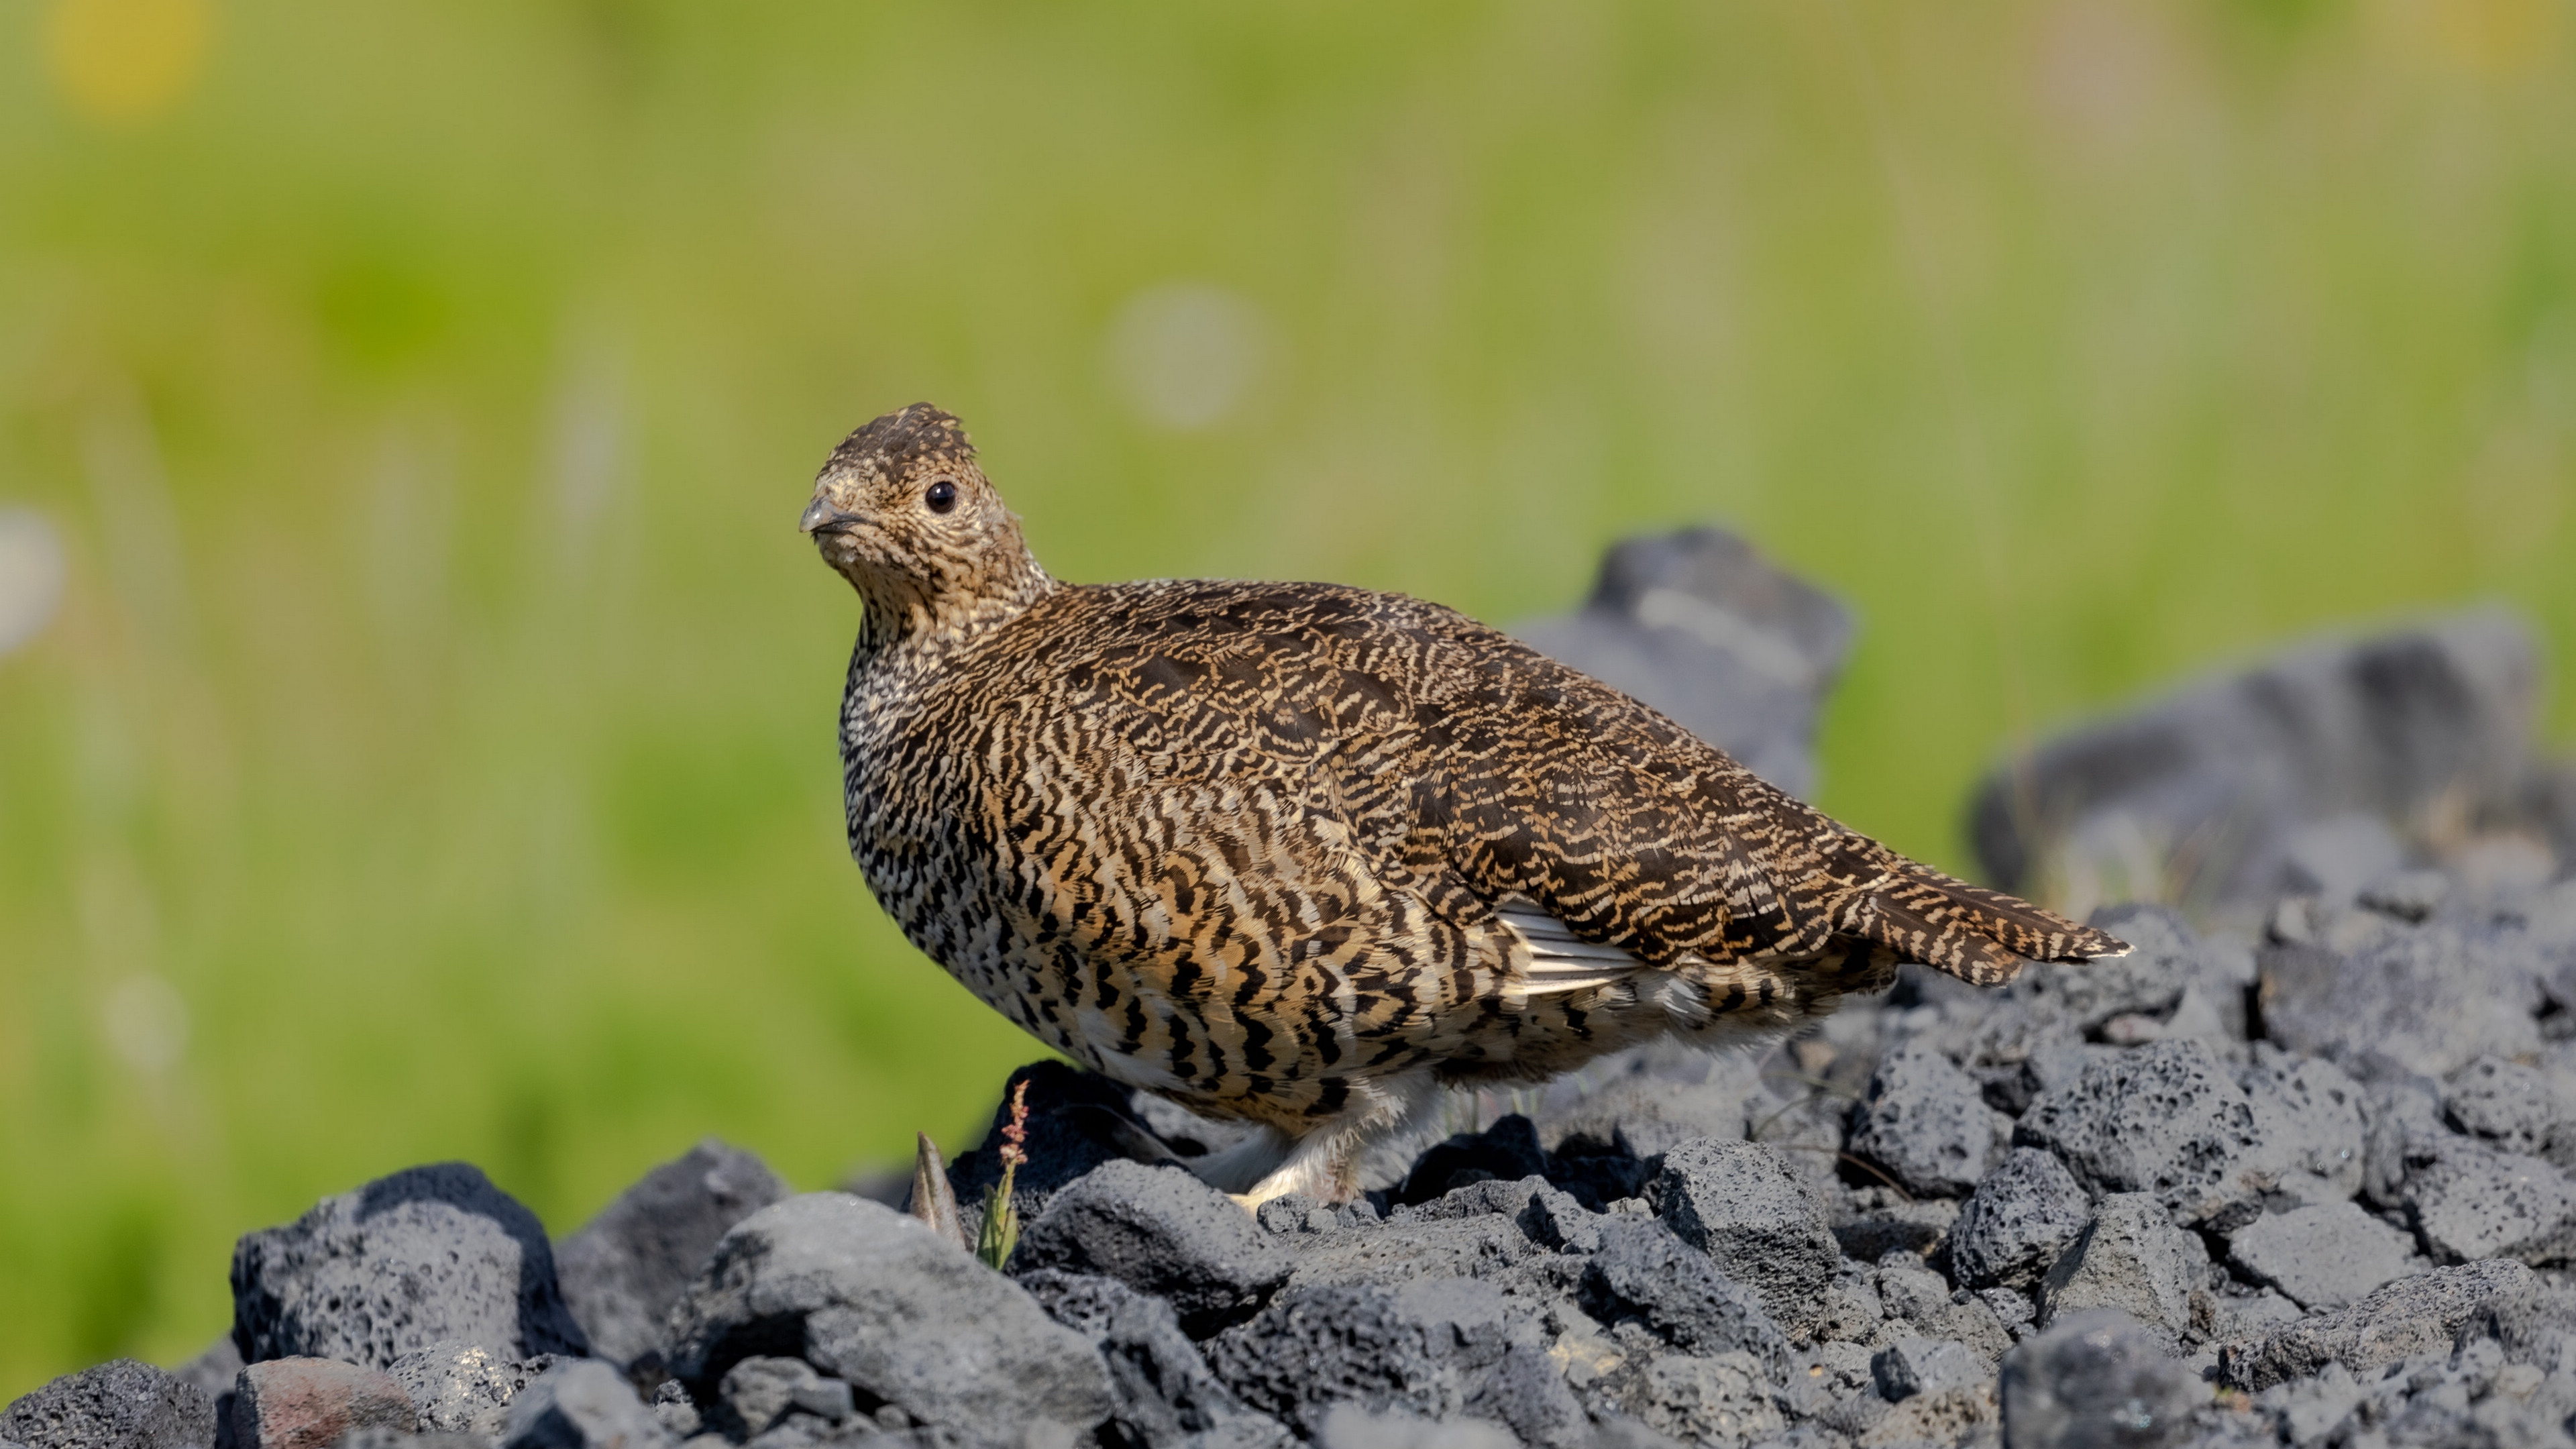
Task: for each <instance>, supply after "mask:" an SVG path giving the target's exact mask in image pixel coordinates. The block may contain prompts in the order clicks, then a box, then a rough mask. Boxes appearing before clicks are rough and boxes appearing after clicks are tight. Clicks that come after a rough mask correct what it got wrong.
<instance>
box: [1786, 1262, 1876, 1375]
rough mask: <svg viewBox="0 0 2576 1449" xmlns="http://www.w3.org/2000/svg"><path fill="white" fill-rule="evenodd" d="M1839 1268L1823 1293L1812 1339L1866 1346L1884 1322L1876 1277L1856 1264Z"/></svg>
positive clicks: (1848, 1264) (1847, 1264)
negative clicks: (1822, 1302)
mask: <svg viewBox="0 0 2576 1449" xmlns="http://www.w3.org/2000/svg"><path fill="white" fill-rule="evenodd" d="M1843 1268H1844V1271H1843V1273H1842V1275H1841V1276H1840V1277H1838V1278H1836V1279H1834V1283H1833V1286H1832V1287H1830V1288H1827V1289H1826V1290H1825V1303H1824V1313H1823V1317H1822V1321H1821V1322H1819V1323H1818V1324H1817V1326H1816V1338H1817V1339H1818V1340H1819V1341H1820V1342H1824V1341H1833V1340H1843V1341H1847V1342H1851V1343H1866V1342H1869V1341H1871V1340H1872V1339H1874V1338H1875V1337H1876V1336H1877V1334H1878V1326H1879V1324H1881V1323H1883V1322H1885V1321H1886V1319H1887V1305H1886V1304H1884V1303H1882V1302H1881V1301H1879V1296H1878V1281H1877V1278H1876V1275H1874V1274H1871V1273H1868V1272H1864V1271H1856V1268H1857V1265H1855V1264H1851V1263H1846V1264H1844V1265H1843ZM1792 1377H1793V1378H1794V1375H1793V1376H1792Z"/></svg>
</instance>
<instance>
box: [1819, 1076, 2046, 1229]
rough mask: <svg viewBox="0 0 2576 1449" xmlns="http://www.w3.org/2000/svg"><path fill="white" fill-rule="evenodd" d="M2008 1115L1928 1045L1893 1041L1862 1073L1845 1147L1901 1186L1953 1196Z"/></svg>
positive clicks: (1987, 1158)
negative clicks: (1864, 1090) (1863, 1087)
mask: <svg viewBox="0 0 2576 1449" xmlns="http://www.w3.org/2000/svg"><path fill="white" fill-rule="evenodd" d="M2011 1132H2012V1122H2011V1120H2010V1119H2008V1118H2006V1117H2005V1116H2004V1114H2002V1113H2001V1112H1998V1111H1996V1110H1995V1109H1994V1108H1992V1107H1989V1106H1987V1105H1986V1100H1985V1098H1984V1096H1983V1095H1981V1094H1980V1093H1979V1091H1978V1088H1977V1084H1976V1083H1975V1082H1974V1081H1972V1080H1970V1079H1969V1077H1968V1074H1967V1073H1965V1072H1962V1071H1960V1070H1959V1069H1958V1068H1957V1067H1956V1066H1954V1065H1952V1064H1951V1062H1950V1059H1949V1058H1948V1057H1945V1056H1943V1055H1941V1054H1940V1053H1939V1052H1937V1051H1934V1050H1932V1049H1930V1048H1929V1047H1901V1048H1899V1049H1897V1050H1895V1051H1893V1052H1890V1053H1888V1054H1887V1056H1886V1057H1885V1058H1883V1059H1882V1060H1881V1061H1880V1062H1879V1064H1878V1070H1877V1071H1876V1072H1875V1073H1873V1074H1872V1075H1871V1076H1870V1079H1869V1093H1868V1095H1867V1096H1866V1097H1864V1098H1863V1099H1862V1100H1861V1102H1860V1105H1859V1106H1857V1107H1855V1108H1853V1109H1852V1126H1851V1139H1850V1142H1849V1144H1848V1146H1849V1149H1850V1150H1851V1151H1853V1152H1855V1153H1858V1154H1859V1155H1860V1156H1862V1157H1865V1158H1867V1159H1869V1160H1870V1161H1872V1162H1875V1163H1877V1164H1878V1165H1879V1166H1881V1167H1883V1168H1885V1169H1887V1171H1888V1173H1889V1175H1890V1176H1892V1177H1894V1178H1895V1179H1896V1180H1897V1181H1898V1182H1899V1183H1902V1184H1903V1185H1904V1187H1905V1189H1906V1191H1908V1192H1911V1193H1915V1194H1918V1195H1920V1196H1923V1197H1961V1196H1965V1195H1966V1194H1967V1193H1969V1192H1970V1191H1972V1190H1974V1189H1975V1187H1976V1185H1977V1180H1978V1179H1980V1178H1982V1177H1984V1176H1985V1175H1986V1170H1987V1169H1988V1168H1989V1167H1991V1166H1992V1165H1993V1163H1994V1159H1995V1158H1996V1157H1997V1156H1998V1155H1999V1154H2000V1152H2001V1149H2002V1147H2003V1144H2004V1142H2005V1140H2006V1139H2007V1138H2008V1137H2009V1136H2010V1135H2011Z"/></svg>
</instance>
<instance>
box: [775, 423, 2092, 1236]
mask: <svg viewBox="0 0 2576 1449" xmlns="http://www.w3.org/2000/svg"><path fill="white" fill-rule="evenodd" d="M800 527H801V530H802V532H803V533H805V534H807V535H809V536H810V537H811V538H812V540H813V542H814V544H815V546H816V548H817V550H818V552H819V553H820V554H821V556H822V558H823V561H824V562H825V563H826V564H828V565H829V566H830V567H831V568H832V569H833V571H834V572H836V573H838V574H839V575H840V576H841V577H842V578H843V579H845V580H847V581H848V582H849V584H850V585H851V587H852V588H853V589H855V590H856V591H857V594H858V596H859V600H860V603H861V616H860V623H859V630H858V637H857V640H856V643H855V644H854V646H853V648H852V650H851V653H850V663H849V674H848V679H847V683H846V686H845V689H844V692H843V696H842V701H841V713H840V720H839V735H840V754H841V767H842V785H843V796H844V803H845V807H846V820H847V824H848V831H849V847H850V854H851V856H852V858H853V859H854V860H855V861H856V862H857V864H858V866H859V869H860V872H861V874H862V875H863V876H864V877H865V879H866V882H867V886H868V888H869V890H870V891H871V892H872V893H873V894H874V896H875V897H876V899H877V901H878V903H879V904H880V905H881V906H882V907H883V908H884V909H885V911H886V912H887V913H888V914H889V915H890V916H891V917H892V918H893V919H894V921H895V922H896V923H897V924H898V925H899V926H900V927H901V928H902V930H903V933H904V935H905V936H906V937H907V938H908V939H909V940H910V941H911V942H912V943H913V944H914V945H915V946H916V947H918V948H919V949H920V950H921V951H922V952H923V953H924V954H925V955H927V956H929V957H930V958H931V959H932V960H933V961H935V962H937V963H938V964H939V965H941V966H942V967H944V968H946V970H947V971H948V972H949V973H950V974H951V975H953V976H954V977H955V978H956V979H957V980H958V981H959V982H961V983H962V984H964V985H965V986H966V987H967V988H968V989H969V990H970V991H972V992H973V993H974V994H975V995H976V996H978V997H980V998H981V999H982V1000H983V1001H984V1002H986V1003H987V1004H988V1005H990V1006H992V1007H993V1008H994V1009H995V1010H997V1011H999V1012H1000V1013H1001V1014H1002V1015H1004V1016H1005V1017H1008V1018H1009V1019H1010V1020H1011V1021H1013V1022H1015V1023H1017V1024H1018V1025H1019V1026H1020V1027H1021V1028H1023V1029H1024V1030H1026V1031H1027V1032H1028V1033H1029V1034H1031V1035H1032V1036H1035V1037H1036V1038H1037V1039H1038V1040H1039V1041H1041V1042H1043V1043H1045V1044H1046V1045H1047V1046H1048V1047H1050V1048H1052V1049H1054V1050H1055V1051H1057V1052H1060V1053H1062V1054H1063V1055H1064V1056H1066V1057H1068V1058H1070V1059H1072V1060H1073V1061H1075V1062H1077V1063H1079V1064H1081V1065H1082V1066H1084V1067H1087V1068H1089V1069H1090V1070H1092V1071H1095V1072H1098V1073H1101V1074H1103V1075H1105V1076H1107V1077H1109V1078H1111V1079H1112V1080H1115V1081H1117V1082H1119V1083H1122V1084H1124V1085H1126V1086H1128V1087H1130V1088H1135V1089H1141V1090H1143V1091H1147V1092H1151V1093H1155V1094H1157V1095H1159V1096H1161V1097H1163V1098H1165V1099H1167V1100H1169V1101H1171V1102H1173V1103H1175V1104H1177V1105H1179V1106H1181V1107H1183V1108H1186V1109H1188V1110H1190V1111H1192V1112H1195V1113H1198V1114H1200V1115H1202V1116H1205V1117H1210V1118H1215V1119H1218V1120H1221V1121H1230V1122H1234V1123H1238V1124H1242V1126H1243V1127H1244V1128H1245V1129H1246V1130H1245V1131H1244V1133H1243V1135H1242V1136H1241V1138H1240V1139H1239V1140H1238V1141H1236V1142H1235V1143H1233V1144H1232V1145H1230V1146H1225V1147H1221V1148H1219V1149H1217V1150H1215V1151H1212V1152H1209V1153H1206V1154H1204V1155H1202V1156H1199V1157H1196V1158H1192V1159H1187V1165H1189V1166H1190V1167H1191V1168H1192V1170H1193V1171H1195V1172H1196V1173H1197V1174H1198V1175H1199V1176H1200V1177H1201V1178H1202V1179H1204V1180H1206V1181H1207V1182H1209V1183H1211V1184H1212V1185H1214V1186H1216V1187H1217V1188H1220V1189H1222V1190H1224V1191H1226V1192H1228V1193H1231V1194H1233V1195H1235V1196H1236V1198H1237V1200H1238V1201H1240V1202H1243V1203H1244V1204H1245V1205H1246V1206H1255V1205H1257V1204H1259V1203H1261V1202H1265V1201H1268V1200H1270V1199H1272V1198H1275V1197H1279V1196H1281V1195H1284V1194H1287V1193H1291V1192H1298V1193H1304V1194H1306V1195H1307V1196H1308V1197H1310V1198H1312V1199H1315V1200H1319V1201H1324V1202H1336V1201H1344V1200H1348V1199H1350V1198H1351V1197H1353V1196H1355V1195H1356V1194H1357V1193H1358V1192H1359V1191H1360V1184H1359V1178H1358V1174H1359V1171H1360V1166H1361V1162H1362V1159H1363V1158H1364V1157H1365V1155H1366V1154H1367V1152H1368V1150H1369V1149H1370V1148H1371V1147H1372V1146H1374V1145H1376V1144H1378V1143H1380V1142H1383V1141H1386V1140H1388V1139H1390V1138H1393V1137H1395V1136H1397V1135H1398V1134H1401V1133H1404V1132H1407V1131H1409V1130H1414V1129H1415V1128H1416V1127H1417V1125H1418V1124H1419V1123H1420V1122H1421V1121H1423V1120H1424V1119H1425V1118H1426V1117H1428V1116H1429V1115H1431V1111H1430V1109H1431V1107H1432V1105H1433V1104H1434V1103H1436V1102H1437V1101H1438V1100H1439V1099H1440V1098H1441V1097H1442V1095H1443V1094H1444V1093H1446V1092H1448V1091H1449V1090H1452V1089H1459V1088H1475V1087H1486V1086H1496V1085H1506V1084H1526V1083H1535V1082H1541V1081H1545V1080H1548V1079H1550V1078H1553V1077H1555V1076H1558V1075H1560V1074H1562V1073H1564V1072H1567V1071H1570V1070H1573V1069H1575V1068H1578V1067H1580V1066H1582V1065H1583V1064H1584V1063H1585V1062H1587V1061H1589V1060H1591V1059H1593V1058H1595V1057H1597V1056H1600V1055H1602V1054H1604V1053H1607V1052H1611V1051H1616V1050H1619V1049H1621V1048H1624V1047H1629V1046H1632V1045H1637V1044H1639V1043H1643V1042H1647V1041H1650V1040H1655V1039H1662V1038H1678V1039H1681V1040H1683V1041H1686V1042H1690V1043H1696V1044H1699V1045H1703V1046H1707V1047H1710V1048H1721V1047H1725V1046H1729V1045H1736V1044H1746V1043H1752V1042H1756V1041H1759V1040H1762V1039H1764V1038H1765V1037H1773V1036H1777V1035H1780V1034H1782V1033H1783V1032H1785V1031H1787V1030H1789V1029H1793V1028H1795V1027H1796V1026H1798V1025H1799V1024H1801V1023H1803V1022H1805V1021H1807V1020H1809V1019H1812V1018H1815V1017H1818V1016H1821V1015H1824V1014H1825V1013H1827V1012H1830V1011H1831V1010H1832V1009H1833V1008H1834V1006H1835V1004H1836V1003H1837V1002H1838V1001H1839V1000H1840V999H1841V998H1842V997H1843V996H1845V995H1848V994H1852V993H1862V992H1871V991H1877V990H1882V989H1884V988H1886V987H1887V986H1889V985H1890V984H1891V983H1892V982H1893V981H1894V979H1895V973H1896V971H1897V968H1898V967H1899V966H1900V965H1901V964H1903V963H1907V962H1919V963H1921V964H1923V965H1925V966H1929V967H1932V968H1934V969H1936V970H1938V971H1941V972H1945V973H1947V974H1949V975H1951V976H1955V977H1959V978H1961V979H1963V980H1966V981H1969V982H1972V983H1976V984H1980V985H1997V984H2000V983H2003V982H2006V981H2009V980H2011V979H2012V977H2013V976H2014V974H2015V973H2016V972H2017V971H2019V970H2020V969H2021V968H2022V967H2023V966H2024V965H2025V964H2027V963H2029V962H2033V961H2066V962H2076V961H2085V960H2090V959H2094V958H2099V957H2106V956H2115V955H2118V954H2121V953H2123V952H2125V951H2126V950H2127V949H2128V948H2127V946H2126V945H2125V944H2124V943H2123V942H2121V941H2119V940H2118V939H2116V938H2114V937H2112V936H2110V935H2108V934H2106V933H2105V932H2102V931H2100V930H2096V929H2093V928H2090V927H2087V926H2083V925H2079V924H2077V923H2075V922H2073V921H2070V920H2067V919H2065V918H2063V917H2061V916H2058V915H2056V914H2053V913H2051V912H2049V911H2047V910H2044V909H2042V908H2040V907H2038V906H2035V905H2033V904H2031V903H2029V902H2027V901H2023V900H2019V899H2016V898H2014V897H2012V896H2008V895H2004V894H2002V893H2000V892H1996V891H1991V890H1987V889H1984V888H1981V887H1978V886H1975V885H1972V884H1969V883H1967V882H1965V881H1960V880H1956V879H1953V878H1951V877H1950V876H1947V875H1944V874H1942V873H1941V872H1939V871H1937V870H1935V869H1933V868H1932V867H1930V866H1927V865H1923V864H1921V863H1919V862H1916V861H1913V860H1910V859H1907V858H1906V857H1904V856H1902V855H1899V854H1897V853H1896V852H1895V851H1893V850H1890V849H1889V848H1887V847H1886V846H1884V845H1881V844H1879V843H1878V842H1877V841H1875V840H1873V839H1870V838H1869V837H1867V836H1865V835H1862V834H1860V833H1858V832H1856V831H1853V830H1850V829H1848V828H1846V827H1844V826H1843V825H1841V824H1839V823H1837V822H1836V821H1834V820H1832V819H1830V818H1828V817H1826V816H1825V815H1823V814H1822V813H1820V812H1818V811H1817V810H1815V809H1813V808H1811V807H1809V806H1808V805H1806V804H1804V803H1802V802H1800V801H1798V800H1797V799H1795V798H1792V797H1791V796H1789V795H1787V794H1785V793H1783V792H1781V791H1780V790H1778V789H1775V788H1773V787H1772V786H1770V785H1769V784H1766V783H1765V782H1763V781H1762V780H1761V779H1759V778H1757V777H1755V776H1754V775H1753V774H1752V773H1750V772H1749V771H1747V770H1745V769H1744V768H1743V767H1742V766H1740V765H1738V764H1737V763H1736V762H1735V761H1734V760H1732V759H1730V758H1729V757H1728V756H1727V755H1726V754H1725V753H1724V752H1722V751H1720V750H1719V749H1718V748H1716V747H1715V746H1713V745H1710V744H1708V743H1706V742H1705V741H1702V740H1700V739H1698V738H1697V737H1695V736H1693V735H1692V734H1691V733H1690V732H1689V731H1687V730H1685V729H1683V728H1682V727H1681V726H1679V725H1677V724H1675V723H1674V722H1673V721H1671V720H1670V719H1667V718H1665V717H1664V716H1662V715H1660V714H1658V713H1656V712H1655V711H1654V710H1652V709H1649V708H1648V707H1646V706H1645V705H1643V704H1640V703H1639V702H1637V701H1636V700H1634V699H1632V698H1630V697H1628V696H1627V695H1625V694H1622V693H1620V692H1618V691H1617V690H1615V689H1612V688H1611V687H1610V686H1608V685H1605V684H1602V683H1600V682H1599V681H1597V680H1594V679H1592V678H1590V677H1588V676H1586V675H1584V674H1581V673H1579V672H1577V671H1575V670H1573V669H1571V668H1568V667H1567V666H1565V665H1563V664H1560V663H1557V662H1556V661H1554V660H1551V659H1548V658H1546V657H1545V656H1543V655H1540V654H1538V653H1537V652H1535V651H1533V650H1532V649H1530V648H1529V647H1527V646H1525V645H1523V644H1521V643H1519V642H1517V641H1515V640H1514V639H1512V638H1511V637H1509V636H1508V635H1505V634H1503V633H1501V632H1500V631H1498V630H1495V629H1492V628H1489V627H1487V626H1485V625H1483V624H1480V623H1477V622H1476V621H1474V620H1473V619H1470V618H1468V617H1467V616H1466V615H1464V614H1461V613H1459V612H1457V611H1455V610H1452V609H1448V608H1445V607H1442V606H1441V605H1438V604H1435V603H1428V602H1424V601H1422V600H1419V599H1414V598H1410V597H1407V596H1405V595H1402V594H1394V593H1380V592H1375V591H1371V590H1367V589H1361V588H1354V587H1348V586H1344V585H1340V584H1331V583H1261V582H1242V581H1234V580H1218V579H1153V580H1144V581H1139V582H1130V583H1107V584H1070V583H1065V582H1061V581H1059V580H1057V579H1056V578H1054V577H1053V576H1051V575H1050V574H1048V573H1047V571H1046V570H1045V569H1044V568H1043V567H1042V566H1041V565H1040V564H1039V562H1038V560H1037V557H1036V555H1035V554H1034V553H1032V552H1031V550H1030V548H1029V545H1028V542H1027V539H1026V536H1025V534H1024V531H1023V529H1022V525H1021V522H1020V519H1019V517H1018V516H1017V515H1016V514H1014V513H1013V512H1012V511H1011V510H1010V509H1009V508H1008V507H1007V506H1006V505H1005V504H1004V502H1003V500H1002V497H1001V495H1000V494H999V492H998V491H996V489H995V487H994V485H993V483H992V481H991V480H990V479H989V478H988V477H986V475H985V473H984V471H983V469H982V467H981V465H980V463H979V461H978V455H977V453H976V449H975V447H974V445H973V443H972V442H971V441H970V440H969V438H968V436H967V433H966V430H965V428H964V425H963V424H962V423H961V422H960V421H959V420H958V419H957V418H956V416H954V415H953V414H950V413H948V412H946V411H943V410H941V409H940V408H938V407H936V406H933V405H932V404H929V403H916V404H913V405H912V406H909V407H905V408H902V409H900V410H898V411H895V412H891V413H887V414H885V415H884V416H882V417H878V418H876V419H874V420H872V421H870V422H868V423H867V424H865V425H864V426H862V427H860V428H858V429H857V430H856V431H854V432H852V433H851V434H850V435H849V436H848V437H847V438H846V439H844V440H843V441H842V442H841V443H840V445H839V446H838V447H836V448H834V449H833V450H832V453H831V455H830V457H829V458H828V460H827V461H826V462H825V463H824V465H823V468H822V470H821V472H820V474H819V475H818V477H817V478H816V481H815V486H814V492H813V496H812V499H811V501H810V503H809V504H808V505H807V507H806V509H805V511H804V514H803V516H802V518H801V520H800Z"/></svg>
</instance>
